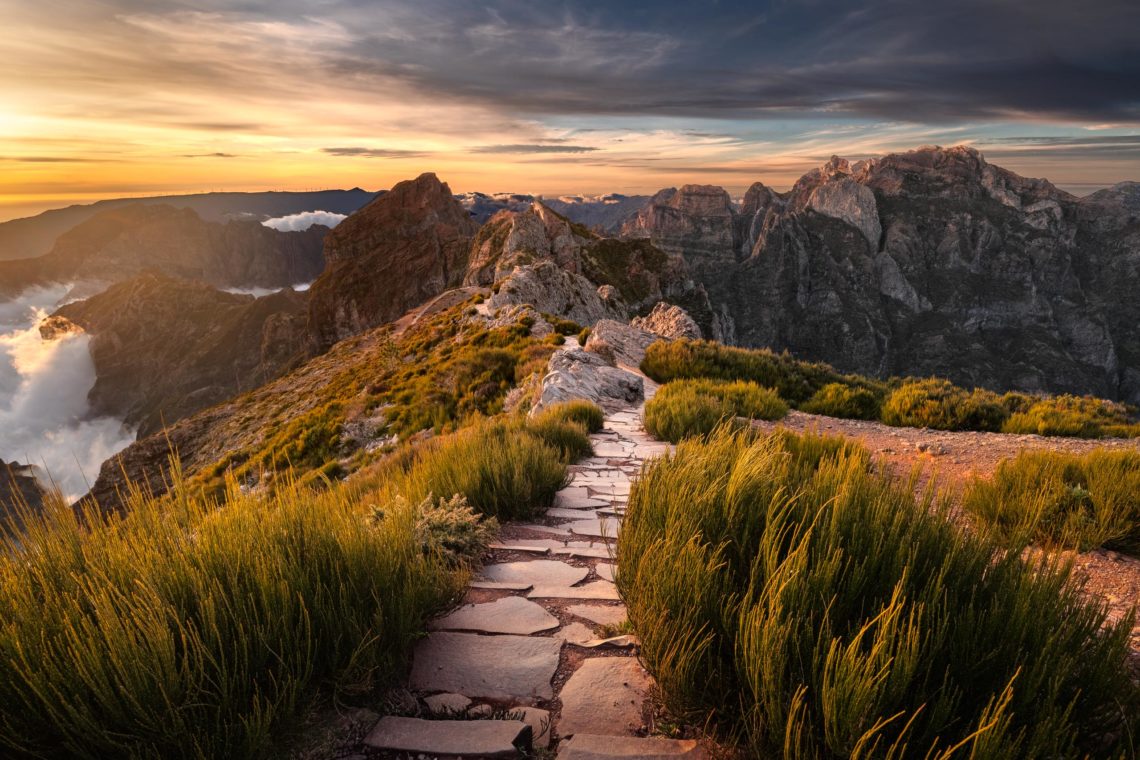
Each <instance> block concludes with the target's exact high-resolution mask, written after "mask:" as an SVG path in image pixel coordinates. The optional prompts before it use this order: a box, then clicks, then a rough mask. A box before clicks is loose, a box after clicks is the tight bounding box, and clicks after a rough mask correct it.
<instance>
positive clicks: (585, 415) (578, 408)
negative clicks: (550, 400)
mask: <svg viewBox="0 0 1140 760" xmlns="http://www.w3.org/2000/svg"><path fill="white" fill-rule="evenodd" d="M546 418H553V419H559V420H563V421H566V422H577V423H580V424H581V425H582V426H583V427H585V428H586V432H587V433H596V432H598V431H599V430H601V429H602V426H603V425H605V424H606V413H605V412H604V411H602V408H601V407H600V406H598V405H597V404H595V403H593V402H592V401H585V400H577V401H563V402H562V403H560V404H554V405H552V406H549V407H547V408H546V409H544V410H543V411H542V412H541V413H540V414H538V415H536V416H535V421H538V420H542V419H546Z"/></svg>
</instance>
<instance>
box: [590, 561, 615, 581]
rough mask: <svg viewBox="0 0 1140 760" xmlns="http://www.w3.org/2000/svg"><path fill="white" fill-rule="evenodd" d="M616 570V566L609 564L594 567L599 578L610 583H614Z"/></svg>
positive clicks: (602, 563) (603, 563)
mask: <svg viewBox="0 0 1140 760" xmlns="http://www.w3.org/2000/svg"><path fill="white" fill-rule="evenodd" d="M614 569H615V568H614V565H612V564H610V563H609V562H599V563H598V564H596V565H594V572H595V573H597V574H598V577H599V578H601V579H602V580H603V581H609V582H610V583H613V582H614Z"/></svg>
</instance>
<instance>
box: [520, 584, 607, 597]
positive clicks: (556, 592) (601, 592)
mask: <svg viewBox="0 0 1140 760" xmlns="http://www.w3.org/2000/svg"><path fill="white" fill-rule="evenodd" d="M527 598H529V599H612V600H614V601H616V600H618V599H620V598H621V597H620V596H618V592H617V586H615V585H614V584H612V583H610V582H609V581H594V582H593V583H587V584H584V585H582V586H539V585H535V587H534V588H533V589H531V591H530V593H529V594H527Z"/></svg>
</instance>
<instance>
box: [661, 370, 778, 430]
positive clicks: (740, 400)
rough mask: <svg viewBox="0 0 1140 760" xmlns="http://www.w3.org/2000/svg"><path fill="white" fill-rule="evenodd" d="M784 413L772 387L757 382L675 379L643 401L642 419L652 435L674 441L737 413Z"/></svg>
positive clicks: (762, 415)
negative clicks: (646, 400)
mask: <svg viewBox="0 0 1140 760" xmlns="http://www.w3.org/2000/svg"><path fill="white" fill-rule="evenodd" d="M787 413H788V405H787V404H786V403H785V402H784V401H783V400H782V399H781V398H780V395H779V394H778V393H777V392H776V391H775V390H774V389H772V388H762V387H760V386H759V385H757V384H756V383H750V382H739V381H738V382H731V383H730V382H718V381H713V380H676V381H674V382H671V383H667V384H666V385H664V386H662V387H661V389H660V390H658V391H657V395H656V396H654V397H653V399H651V400H650V401H649V402H648V403H647V404H646V405H645V415H644V422H645V429H646V430H647V431H649V433H650V434H651V435H653V436H656V437H657V438H661V439H663V440H666V441H671V442H673V443H676V442H677V441H679V440H681V439H683V438H688V437H691V436H698V435H708V434H709V433H711V432H712V431H713V430H714V429H715V428H716V427H717V426H718V425H719V424H720V423H722V422H729V423H731V422H732V421H733V420H735V419H736V418H737V417H746V418H749V419H758V420H778V419H780V418H782V417H783V416H784V415H786V414H787Z"/></svg>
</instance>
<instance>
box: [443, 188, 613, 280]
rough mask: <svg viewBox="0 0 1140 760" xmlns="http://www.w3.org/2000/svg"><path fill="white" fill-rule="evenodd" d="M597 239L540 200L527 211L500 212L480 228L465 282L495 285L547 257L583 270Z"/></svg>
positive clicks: (570, 270) (560, 265) (570, 267)
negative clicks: (586, 248)
mask: <svg viewBox="0 0 1140 760" xmlns="http://www.w3.org/2000/svg"><path fill="white" fill-rule="evenodd" d="M593 238H594V236H593V235H592V234H591V233H589V232H587V231H586V230H585V229H583V228H581V227H579V226H576V225H574V224H572V223H571V222H570V221H569V220H567V219H566V218H565V217H563V216H562V215H560V214H558V213H556V212H554V211H552V210H551V209H549V208H547V207H546V206H545V205H543V204H542V203H541V202H538V201H535V202H533V203H532V204H531V205H530V207H529V208H527V209H526V210H525V211H510V210H503V211H500V212H499V213H497V214H495V216H493V217H491V219H490V220H489V221H488V222H487V223H486V224H485V225H484V226H483V228H482V229H480V230H479V234H478V236H477V237H476V238H475V242H474V243H473V244H472V246H471V255H470V257H469V259H468V264H467V273H466V274H465V275H464V278H463V283H464V284H465V285H491V284H492V283H494V282H497V281H498V280H501V279H502V278H503V277H505V276H507V275H508V274H509V273H510V272H511V270H513V269H514V268H515V267H516V266H520V265H526V264H530V263H533V262H535V261H539V260H546V259H549V260H551V261H553V262H554V263H555V264H556V265H557V266H558V267H560V268H561V269H564V270H566V271H568V272H574V273H579V272H580V271H581V266H582V262H581V253H582V249H583V247H584V246H586V245H588V244H589V242H590V241H591V240H592V239H593Z"/></svg>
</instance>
